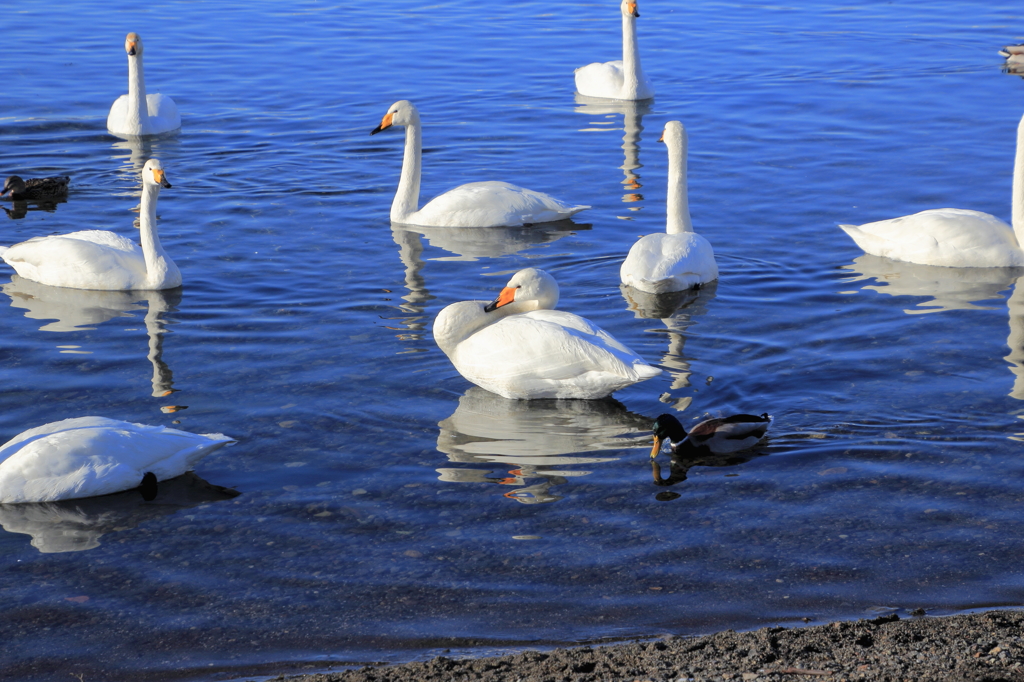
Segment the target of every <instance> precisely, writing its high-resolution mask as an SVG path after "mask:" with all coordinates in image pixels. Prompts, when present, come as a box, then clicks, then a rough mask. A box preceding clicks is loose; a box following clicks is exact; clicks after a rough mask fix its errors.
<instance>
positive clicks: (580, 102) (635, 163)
mask: <svg viewBox="0 0 1024 682" xmlns="http://www.w3.org/2000/svg"><path fill="white" fill-rule="evenodd" d="M576 105H577V106H576V109H575V111H576V113H578V114H585V115H587V116H590V117H593V118H598V117H600V118H603V119H605V120H601V121H589V122H588V124H589V125H590V126H593V127H589V128H583V131H585V132H604V131H607V130H615V128H612V127H611V124H612V122H613V121H614V120H615V119H617V118H618V117H619V116H621V117H622V128H620V130H622V132H623V135H622V152H623V156H624V159H623V162H622V165H621V166H619V168H620V169H622V172H623V175H624V178H623V180H622V188H623V189H624V190H625V193H624V194H623V195H622V202H623V203H626V204H639V203H640V202H642V201H643V200H644V195H643V194H640V192H639V190H640V189H641V188H642V187H643V184H641V182H640V169H641V168H643V164H642V163H640V133H642V132H643V130H644V125H643V119H644V115H645V114H649V113H651V100H644V101H642V102H628V101H617V100H608V99H600V98H596V97H587V96H586V95H581V94H579V93H578V92H577V93H576ZM641 208H643V206H641V205H637V206H630V207H629V210H630V211H639V210H640V209H641ZM619 217H620V218H621V219H623V220H632V217H630V216H619Z"/></svg>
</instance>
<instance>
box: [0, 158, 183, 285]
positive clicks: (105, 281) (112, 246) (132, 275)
mask: <svg viewBox="0 0 1024 682" xmlns="http://www.w3.org/2000/svg"><path fill="white" fill-rule="evenodd" d="M170 186H171V183H170V182H168V181H167V176H166V175H165V174H164V169H163V165H161V163H160V161H158V160H157V159H150V160H149V161H147V162H146V165H145V166H144V167H143V169H142V206H141V208H140V210H139V232H140V237H141V241H142V247H141V248H139V245H138V244H136V243H135V242H133V241H131V240H129V239H126V238H124V237H122V236H121V235H119V234H116V233H114V232H108V231H106V230H83V231H81V232H72V233H70V234H65V235H51V236H46V237H35V238H33V239H29V240H28V241H25V242H21V243H20V244H15V245H14V246H11V247H9V248H5V247H2V246H0V258H3V259H4V260H5V261H6V262H7V264H8V265H10V266H11V267H12V268H14V270H15V272H17V273H18V274H19V275H21V276H22V277H24V278H26V279H30V280H32V281H34V282H40V283H42V284H49V285H50V286H55V287H69V288H71V289H102V290H106V291H128V290H132V289H174V288H175V287H179V286H181V271H179V270H178V266H177V265H175V264H174V261H172V260H171V258H170V256H168V255H167V253H166V252H165V251H164V248H163V246H162V245H161V244H160V236H159V235H158V234H157V230H156V200H157V197H158V196H159V194H160V188H161V187H170Z"/></svg>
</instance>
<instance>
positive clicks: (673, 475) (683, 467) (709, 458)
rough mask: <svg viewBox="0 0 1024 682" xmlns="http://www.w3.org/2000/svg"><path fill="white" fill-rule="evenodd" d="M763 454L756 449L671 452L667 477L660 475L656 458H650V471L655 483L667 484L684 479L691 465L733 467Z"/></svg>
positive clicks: (673, 483)
mask: <svg viewBox="0 0 1024 682" xmlns="http://www.w3.org/2000/svg"><path fill="white" fill-rule="evenodd" d="M763 456H764V454H763V453H759V452H757V451H756V450H745V451H743V452H733V453H730V454H727V455H717V454H715V453H710V452H709V453H701V454H693V453H692V452H691V454H689V455H686V454H683V453H675V452H673V453H671V454H670V455H669V463H668V467H669V475H668V477H667V478H664V477H662V475H661V473H662V470H661V463H660V462H659V461H658V460H656V459H652V460H651V473H652V474H653V475H654V484H655V485H660V486H669V485H675V484H676V483H679V482H681V481H685V480H686V474H687V473H688V472H689V471H690V469H692V468H693V467H697V466H701V467H733V466H737V465H739V464H745V463H747V462H749V461H750V460H752V459H754V458H755V457H763Z"/></svg>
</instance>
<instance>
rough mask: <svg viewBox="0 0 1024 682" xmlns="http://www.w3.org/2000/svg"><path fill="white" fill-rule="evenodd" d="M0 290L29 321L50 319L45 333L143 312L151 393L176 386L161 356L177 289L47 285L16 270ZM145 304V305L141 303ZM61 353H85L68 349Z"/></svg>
mask: <svg viewBox="0 0 1024 682" xmlns="http://www.w3.org/2000/svg"><path fill="white" fill-rule="evenodd" d="M0 289H2V290H3V292H4V293H5V294H7V295H8V296H10V298H11V307H12V308H21V309H23V310H25V311H26V312H25V317H27V318H29V319H32V320H49V321H50V322H49V323H48V324H44V325H43V326H41V327H40V328H39V330H40V331H44V332H77V331H86V330H91V329H95V327H96V325H98V324H102V323H104V322H106V321H108V320H112V319H114V318H130V319H136V318H137V316H138V313H139V312H141V311H145V316H144V317H143V324H144V325H145V327H146V335H147V336H148V339H149V352H148V354H147V357H148V359H149V361H150V363H152V365H153V377H152V384H153V392H152V395H153V396H154V397H160V396H164V395H167V394H168V393H169V392H171V391H173V390H174V387H173V375H172V373H171V370H170V368H169V367H168V366H167V364H166V363H165V362H164V361H163V336H164V334H166V333H167V332H168V331H169V330H168V329H166V328H165V326H164V320H163V316H164V315H165V314H166V313H168V312H170V311H173V310H176V309H177V306H178V304H179V303H181V292H182V290H181V288H180V287H179V288H177V289H166V290H163V291H94V290H90V289H68V288H66V287H51V286H47V285H46V284H39V283H38V282H33V281H32V280H29V279H25V278H24V277H20V276H18V275H14V276H12V277H11V281H10V282H8V283H7V284H4V285H3V286H2V287H0ZM143 304H145V305H143ZM61 352H80V353H81V352H88V351H69V349H66V348H65V349H63V350H62V351H61Z"/></svg>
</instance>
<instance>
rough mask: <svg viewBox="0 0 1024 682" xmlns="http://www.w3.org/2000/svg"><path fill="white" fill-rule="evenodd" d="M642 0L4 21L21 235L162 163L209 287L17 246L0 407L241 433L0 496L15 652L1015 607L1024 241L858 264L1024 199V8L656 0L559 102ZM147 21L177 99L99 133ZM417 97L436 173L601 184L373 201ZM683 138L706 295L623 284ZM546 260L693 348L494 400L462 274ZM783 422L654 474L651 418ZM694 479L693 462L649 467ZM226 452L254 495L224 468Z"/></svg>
mask: <svg viewBox="0 0 1024 682" xmlns="http://www.w3.org/2000/svg"><path fill="white" fill-rule="evenodd" d="M617 4H618V3H617V2H613V1H612V0H608V1H607V2H602V3H596V2H587V3H562V4H559V3H554V4H552V3H550V2H532V1H531V2H523V3H509V4H508V5H507V6H504V7H499V8H492V7H491V6H490V5H487V4H486V3H484V4H481V3H447V4H444V3H443V4H440V5H423V4H418V3H416V2H412V1H410V0H399V1H398V2H392V3H385V4H380V3H378V4H376V5H366V4H365V3H363V4H359V3H355V4H352V3H349V4H338V5H327V4H324V3H319V2H312V1H303V0H299V1H297V2H293V3H283V4H282V3H262V2H256V3H237V4H232V3H202V2H200V3H195V2H184V1H180V0H169V1H168V2H164V3H157V4H148V5H144V6H143V5H138V4H119V3H113V4H111V3H96V2H94V1H91V0H70V2H67V3H64V4H63V8H62V10H61V11H60V12H59V13H54V12H52V11H51V9H50V8H48V7H44V6H43V5H41V4H40V5H36V4H33V3H23V4H21V5H19V6H18V7H17V9H16V10H11V11H5V12H4V15H5V28H4V46H5V50H4V54H5V58H4V87H3V97H2V103H0V174H2V175H5V176H6V175H7V174H10V173H14V172H19V173H20V174H22V175H24V176H39V175H42V174H68V175H71V177H72V192H71V194H70V197H69V198H68V200H67V202H66V203H60V204H58V205H57V206H56V208H55V210H52V207H51V210H40V209H39V207H37V206H34V205H29V206H28V207H27V209H28V210H27V211H26V210H19V209H18V207H17V206H15V205H13V204H11V202H9V201H8V202H6V203H5V204H4V206H5V207H7V208H8V210H9V211H10V212H9V213H8V214H7V215H6V216H0V225H2V226H3V227H2V232H0V243H4V244H11V243H14V242H17V241H21V240H23V239H27V238H29V237H32V236H35V235H41V234H48V233H54V232H67V231H72V230H75V229H82V228H95V227H101V228H105V229H113V230H115V231H118V232H119V233H121V234H124V235H127V236H131V235H132V234H133V232H134V228H133V227H132V221H133V219H134V218H135V217H136V215H137V214H136V213H135V212H133V211H135V210H137V204H138V192H139V176H138V171H139V169H140V168H141V165H142V164H143V163H144V162H145V160H146V159H148V158H150V157H154V156H155V157H158V158H160V159H161V160H162V162H163V164H164V167H165V169H166V171H167V176H168V178H169V180H170V181H171V183H172V184H173V188H171V189H165V190H164V191H163V192H162V193H161V195H160V199H159V206H158V209H157V210H158V215H159V227H160V230H161V235H162V238H163V241H164V245H165V247H166V248H167V250H168V252H170V254H171V255H172V256H173V258H174V259H175V261H176V262H177V264H178V265H179V267H180V268H181V271H182V273H183V277H184V282H185V283H184V286H183V288H182V289H180V290H177V291H171V292H162V293H160V292H157V293H138V294H122V293H113V294H111V293H98V292H87V291H68V290H61V289H54V288H49V287H45V286H40V285H36V284H33V283H32V282H27V281H24V280H21V279H19V278H17V277H14V276H13V273H12V272H11V270H10V268H8V267H7V266H0V284H2V289H3V295H0V377H2V388H0V440H6V439H7V438H10V437H12V436H14V435H15V434H17V433H19V432H20V431H22V430H24V429H26V428H28V427H31V426H36V425H39V424H43V423H46V422H50V421H56V420H58V419H62V418H66V417H73V416H82V415H89V414H96V415H103V416H109V417H115V418H120V419H127V420H130V421H138V422H145V423H150V424H164V425H172V424H173V425H178V426H179V427H180V428H183V429H187V430H190V431H196V432H203V433H205V432H211V431H221V432H224V433H227V434H229V435H231V436H233V437H235V438H237V439H238V441H239V442H238V443H237V444H236V445H234V446H231V447H228V448H224V449H222V450H219V451H217V452H216V453H214V454H213V455H211V456H210V457H209V458H207V459H205V460H204V461H202V462H201V463H200V464H199V466H198V467H197V468H196V472H195V474H196V477H188V478H184V479H180V480H177V481H175V482H173V483H172V484H169V485H167V486H165V487H164V489H162V492H161V495H160V496H159V497H158V499H157V500H156V501H155V502H153V503H144V502H142V501H141V499H140V498H139V497H138V495H136V494H134V493H124V494H119V495H115V496H111V497H106V498H102V499H92V500H87V501H79V502H67V503H61V504H56V505H7V506H0V524H2V525H3V528H4V532H2V533H0V609H2V611H3V614H4V618H3V619H0V655H2V658H3V660H4V661H5V664H4V667H3V670H2V671H0V677H2V678H5V679H12V680H51V679H52V680H67V679H68V675H69V674H72V675H75V676H77V675H79V674H81V675H82V676H83V679H86V680H92V679H134V680H163V679H168V680H186V679H188V680H192V679H195V680H214V679H230V678H236V677H242V676H246V675H249V676H252V675H259V674H270V673H276V672H282V671H290V670H295V669H326V668H328V667H331V666H335V667H336V666H340V665H352V664H357V663H361V662H366V661H401V660H408V659H410V658H415V657H419V656H426V655H429V654H432V653H437V652H438V651H440V650H443V649H445V648H448V649H452V650H453V651H455V652H457V653H465V652H483V651H492V650H495V649H505V648H516V647H526V646H543V645H551V644H561V643H572V642H582V641H606V640H613V639H622V638H630V637H637V636H641V637H642V636H655V635H659V634H662V633H666V632H672V633H690V634H696V633H704V632H709V631H713V630H717V629H721V628H726V627H731V628H752V627H756V626H758V625H761V624H767V623H800V622H801V620H800V619H802V618H808V619H811V620H812V621H813V622H821V621H823V620H825V619H830V618H855V617H860V616H864V615H866V614H871V613H877V612H879V611H887V610H891V609H898V610H900V611H901V612H903V611H904V610H911V609H915V608H924V609H926V610H929V611H930V612H932V613H944V612H949V611H954V610H960V609H967V608H977V607H985V606H994V605H1021V604H1022V603H1024V571H1022V570H1021V562H1020V557H1021V556H1022V555H1024V526H1022V524H1021V523H1020V519H1021V514H1022V511H1024V509H1022V507H1024V459H1022V448H1024V445H1022V442H1021V441H1022V439H1024V424H1022V423H1021V420H1020V417H1021V416H1022V415H1024V403H1022V402H1021V401H1022V399H1024V371H1022V369H1021V363H1022V361H1024V294H1022V293H1021V290H1020V289H1019V286H1018V277H1021V276H1022V275H1024V272H1021V271H1013V270H1001V269H991V270H950V269H943V268H932V267H925V266H913V265H907V264H901V263H896V262H892V261H888V260H884V259H880V258H874V257H868V256H865V255H863V254H862V253H861V252H860V251H859V249H857V248H856V247H855V245H854V244H853V243H852V242H851V241H850V240H849V239H848V238H847V237H846V235H845V234H843V233H842V231H840V230H839V228H838V227H837V223H846V222H852V223H861V222H868V221H870V220H876V219H881V218H887V217H894V216H897V215H903V214H907V213H912V212H916V211H919V210H923V209H925V208H937V207H941V206H956V207H962V208H971V209H978V210H982V211H987V212H990V213H993V214H995V215H997V216H999V217H1001V218H1003V219H1005V220H1009V217H1010V184H1011V171H1012V162H1013V150H1014V140H1015V131H1016V127H1017V123H1018V121H1019V120H1020V117H1021V114H1022V113H1024V82H1021V80H1020V79H1019V78H1017V77H1015V76H1011V75H1006V74H1003V73H1001V72H1000V64H1001V58H1000V57H999V56H998V54H997V53H996V52H997V50H998V48H999V47H1001V46H1002V45H1004V44H1007V43H1010V42H1019V41H1020V37H1021V34H1022V33H1024V24H1021V22H1020V15H1019V5H1018V3H1016V2H1009V1H1007V0H1000V1H996V2H989V3H984V6H980V5H978V3H974V2H967V1H966V0H959V1H945V2H943V1H941V0H940V1H939V2H934V3H928V4H927V5H923V4H916V3H906V2H897V3H885V4H882V3H863V4H861V5H838V4H832V3H828V2H812V3H805V4H804V5H803V6H801V7H795V6H793V7H790V6H782V5H777V4H775V5H767V4H751V3H740V2H697V3H677V2H665V1H662V0H645V1H643V2H642V3H641V8H640V9H641V18H640V20H639V27H640V28H639V31H640V47H641V51H642V58H643V64H644V67H645V69H646V71H647V72H648V74H649V75H650V77H651V79H652V81H653V82H654V84H655V88H656V90H657V97H656V99H655V100H654V101H653V102H652V103H650V104H648V105H643V106H635V105H626V104H615V103H607V102H601V101H586V102H584V101H577V99H576V98H575V97H574V94H573V90H574V88H573V81H572V70H573V68H575V67H577V66H580V65H583V64H586V63H589V62H591V61H595V60H599V59H600V60H602V61H603V60H608V59H613V58H616V57H617V56H618V53H619V20H618V14H617ZM128 31H137V32H139V33H140V34H141V35H142V36H143V38H144V40H145V45H146V78H147V85H148V87H149V90H150V92H163V93H164V94H168V95H171V96H172V97H174V99H175V100H176V101H177V103H178V107H179V109H180V111H181V114H182V120H183V127H182V130H181V133H180V134H178V135H174V136H170V137H165V138H160V139H156V140H150V141H147V142H146V143H144V144H139V143H128V142H125V141H119V140H117V139H115V138H113V137H112V136H110V135H108V134H107V133H106V130H105V119H106V115H107V111H108V109H109V107H110V104H111V102H112V101H113V100H114V99H115V98H116V97H117V96H118V95H120V94H121V93H123V92H125V90H126V87H127V86H126V80H127V79H126V64H125V61H126V60H125V56H124V52H123V48H122V43H123V40H124V35H125V33H127V32H128ZM399 99H410V100H413V101H414V102H416V103H417V105H418V106H419V108H420V111H421V114H422V118H423V122H424V179H423V195H424V199H426V198H429V197H430V196H433V195H434V194H437V193H439V192H441V191H443V190H444V189H447V188H449V187H451V186H454V185H456V184H459V183H461V182H466V181H471V180H479V179H500V180H507V181H509V182H514V183H517V184H521V185H524V186H528V187H531V188H535V189H541V190H544V191H548V192H550V193H552V194H554V195H555V196H558V197H561V198H564V199H566V200H568V201H571V202H574V203H585V204H590V205H592V206H593V208H592V209H591V210H589V211H586V212H584V213H581V214H580V215H578V216H577V217H576V220H575V222H574V223H559V224H554V225H545V226H538V227H535V228H525V229H510V230H502V229H490V230H445V229H424V230H418V229H412V228H407V227H402V226H398V225H394V226H392V225H391V224H390V221H389V218H388V215H389V207H390V203H391V198H392V196H393V192H394V189H395V186H396V184H397V179H398V173H399V169H400V165H401V154H402V151H401V148H402V134H401V132H400V131H399V130H397V129H396V130H391V131H385V132H384V133H383V134H381V135H377V136H374V137H372V138H371V137H370V136H369V135H368V133H369V131H370V130H371V129H372V128H373V127H374V126H376V125H377V124H378V123H379V122H380V119H381V117H382V116H383V114H384V113H385V112H386V110H387V108H388V106H389V105H390V104H392V103H393V102H394V101H396V100H399ZM672 119H679V120H681V121H683V123H684V124H685V125H686V127H687V129H688V131H689V139H690V156H689V161H690V165H689V181H690V205H691V210H692V213H693V222H694V226H695V229H696V230H697V231H698V232H700V233H701V234H703V235H704V236H706V237H707V238H708V239H709V240H710V241H711V243H712V244H713V245H714V248H715V252H716V254H717V257H718V262H719V267H720V269H721V278H720V281H719V282H718V283H717V285H713V286H709V287H706V288H704V289H703V290H701V292H700V293H699V295H693V296H689V297H687V298H685V299H683V298H678V299H675V300H670V301H665V300H662V301H650V300H633V299H632V298H630V297H629V296H626V295H624V293H623V292H622V291H620V289H619V284H618V268H619V264H620V262H621V261H622V259H623V257H624V256H625V254H626V252H627V251H628V249H629V246H630V245H631V244H632V242H633V241H634V240H635V239H636V237H637V236H639V235H643V234H648V233H651V232H657V231H660V230H663V229H664V224H665V183H666V164H667V159H666V153H665V149H664V146H663V145H660V144H658V142H657V140H658V136H659V134H660V131H661V129H662V127H663V125H664V123H665V122H666V121H668V120H672ZM526 266H539V267H542V268H544V269H546V270H548V271H550V272H551V273H552V274H554V276H555V277H556V278H557V279H558V281H559V283H560V284H561V288H562V298H561V303H560V307H561V308H563V309H567V310H572V311H574V312H578V313H580V314H583V315H586V316H587V317H589V318H591V319H592V320H594V321H595V322H597V323H598V324H600V325H602V326H603V327H605V328H606V329H607V330H609V331H610V332H611V333H613V334H614V335H615V336H617V337H618V338H619V339H621V340H623V341H624V342H625V343H627V344H628V345H629V346H631V347H632V348H633V349H634V350H636V351H637V352H639V353H640V354H641V355H643V356H644V357H645V358H647V359H648V360H649V361H651V362H653V363H657V364H658V365H659V366H661V367H662V368H664V369H665V370H666V372H665V373H664V374H663V375H662V376H661V377H658V378H655V379H653V380H651V381H648V382H645V383H641V384H638V385H635V386H632V387H630V388H628V389H625V390H622V391H620V392H618V393H617V394H616V395H615V399H614V400H612V399H609V400H605V401H597V402H571V401H563V402H556V401H536V402H517V401H509V400H505V399H502V398H499V397H497V396H494V395H492V394H489V393H487V392H485V391H482V390H481V389H477V388H473V387H472V386H471V385H470V384H469V383H468V382H466V381H465V380H464V379H462V378H461V377H460V376H459V375H458V373H457V372H456V371H455V370H454V368H453V367H452V366H451V364H450V363H449V362H448V360H447V358H445V356H444V355H443V354H442V353H441V351H440V350H439V349H438V348H437V347H436V346H435V345H434V343H433V341H432V339H431V336H430V324H431V321H432V320H433V318H434V316H435V315H436V314H437V312H438V311H439V310H440V309H441V308H442V307H443V306H445V305H447V304H448V303H451V302H453V301H457V300H464V299H490V298H493V296H494V295H495V293H496V292H497V290H498V289H499V288H500V287H501V285H502V284H504V282H505V281H506V279H507V278H508V277H509V275H510V274H511V273H512V272H514V271H516V270H518V269H520V268H522V267H526ZM673 410H674V411H676V413H677V414H679V415H680V417H681V419H682V420H683V421H684V423H692V421H691V419H693V418H697V417H700V416H702V415H704V414H705V413H711V414H715V415H721V414H728V413H732V412H738V411H743V412H756V413H760V412H765V411H767V412H770V413H772V414H773V415H774V417H775V422H774V424H773V426H772V429H771V431H770V437H769V439H768V441H767V443H766V444H765V445H764V447H761V448H759V449H757V450H752V451H749V452H746V453H743V456H741V457H736V458H732V459H723V460H706V461H700V462H695V463H690V464H692V465H693V466H692V467H691V468H689V470H686V467H685V466H677V467H676V469H675V470H674V471H673V473H674V474H675V476H674V480H675V479H680V477H682V476H684V475H685V480H678V482H676V483H675V484H674V485H672V486H657V485H655V483H654V480H653V476H652V471H651V465H650V464H649V462H648V457H647V452H648V449H649V448H650V431H649V429H650V424H651V421H652V419H653V418H654V417H656V416H657V415H658V414H660V413H662V412H666V411H673ZM662 475H663V476H665V477H667V476H668V475H669V468H668V466H667V465H666V466H665V470H664V472H663V474H662ZM216 486H224V487H228V488H233V489H234V490H236V491H237V492H238V493H240V494H238V495H237V496H233V495H232V494H231V493H230V492H226V491H224V490H221V489H219V488H217V487H216Z"/></svg>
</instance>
